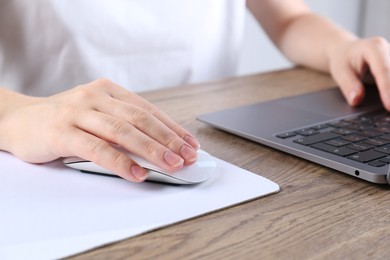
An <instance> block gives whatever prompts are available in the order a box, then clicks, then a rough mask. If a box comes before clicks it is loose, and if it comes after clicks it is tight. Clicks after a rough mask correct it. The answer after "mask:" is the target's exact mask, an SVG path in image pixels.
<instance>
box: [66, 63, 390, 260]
mask: <svg viewBox="0 0 390 260" xmlns="http://www.w3.org/2000/svg"><path fill="white" fill-rule="evenodd" d="M334 86H335V84H334V82H333V81H332V80H331V79H330V78H329V77H328V76H327V75H324V74H321V73H317V72H314V71H310V70H306V69H300V68H296V69H290V70H284V71H276V72H270V73H264V74H258V75H252V76H246V77H239V78H232V79H226V80H223V81H218V82H211V83H206V84H201V85H193V86H183V87H177V88H171V89H165V90H159V91H153V92H148V93H144V94H142V96H144V97H145V98H146V99H147V100H149V101H150V102H152V103H154V104H156V105H157V106H159V107H160V108H161V109H162V110H163V111H165V112H166V113H167V114H168V115H170V116H171V117H172V118H173V119H175V120H176V121H177V122H179V123H180V124H181V125H183V126H184V127H186V128H187V129H188V130H190V131H191V132H192V133H193V134H194V135H195V136H196V137H197V138H198V139H199V141H200V143H201V145H202V148H203V149H205V150H206V151H208V152H209V153H210V154H212V155H214V156H216V157H218V158H220V159H223V160H225V161H227V162H230V163H233V164H235V165H237V166H239V167H242V168H244V169H246V170H249V171H251V172H254V173H257V174H260V175H262V176H264V177H267V178H269V179H271V180H273V181H275V182H277V183H278V184H279V185H280V186H281V191H280V192H279V193H277V194H274V195H270V196H268V197H264V198H260V199H256V200H253V201H250V202H246V203H243V204H240V205H237V206H233V207H230V208H227V209H224V210H220V211H217V212H214V213H210V214H207V215H204V216H201V217H197V218H194V219H191V220H186V221H183V222H181V223H178V224H174V225H171V226H168V227H164V228H161V229H159V230H156V231H153V232H149V233H146V234H143V235H139V236H136V237H133V238H129V239H126V240H124V241H121V242H117V243H113V244H111V245H107V246H103V247H101V248H98V249H94V250H91V251H89V252H84V253H82V254H79V255H76V256H74V257H72V258H71V259H91V258H93V259H124V258H127V259H379V258H380V259H390V190H389V188H388V186H386V185H376V184H372V183H368V182H366V181H363V180H359V179H357V178H354V177H351V176H347V175H345V174H342V173H339V172H337V171H334V170H331V169H328V168H325V167H322V166H320V165H316V164H314V163H311V162H308V161H304V160H302V159H299V158H296V157H294V156H291V155H288V154H286V153H283V152H280V151H277V150H274V149H271V148H268V147H265V146H263V145H260V144H257V143H254V142H252V141H248V140H245V139H243V138H240V137H237V136H234V135H232V134H229V133H226V132H223V131H220V130H217V129H214V128H212V127H210V126H208V125H206V124H204V123H202V122H199V121H197V120H196V117H197V116H198V115H200V114H203V113H207V112H212V111H217V110H220V109H224V108H230V107H236V106H240V105H245V104H251V103H255V102H259V101H264V100H271V99H276V98H280V97H286V96H291V95H297V94H301V93H305V92H311V91H316V90H320V89H324V88H329V87H334ZM237 191H238V192H239V187H237ZM388 214H389V215H388Z"/></svg>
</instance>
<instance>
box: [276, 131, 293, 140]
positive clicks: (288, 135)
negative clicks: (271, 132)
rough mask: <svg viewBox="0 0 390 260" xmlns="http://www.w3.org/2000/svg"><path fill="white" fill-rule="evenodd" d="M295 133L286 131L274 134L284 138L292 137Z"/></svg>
mask: <svg viewBox="0 0 390 260" xmlns="http://www.w3.org/2000/svg"><path fill="white" fill-rule="evenodd" d="M296 135H297V133H295V132H287V133H282V134H278V135H276V137H279V138H282V139H286V138H290V137H293V136H296Z"/></svg>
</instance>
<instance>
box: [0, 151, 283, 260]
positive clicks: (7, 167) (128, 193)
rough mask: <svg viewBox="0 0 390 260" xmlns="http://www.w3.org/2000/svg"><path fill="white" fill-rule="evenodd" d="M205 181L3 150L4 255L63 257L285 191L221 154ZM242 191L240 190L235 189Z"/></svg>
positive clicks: (0, 251)
mask: <svg viewBox="0 0 390 260" xmlns="http://www.w3.org/2000/svg"><path fill="white" fill-rule="evenodd" d="M216 160H217V164H218V167H217V168H218V170H217V171H216V173H215V176H213V177H212V178H210V179H209V180H207V181H206V182H203V183H201V184H196V185H190V186H169V185H163V184H156V183H141V184H136V183H130V182H128V181H125V180H123V179H120V178H115V177H105V176H98V175H92V174H85V173H80V172H79V171H76V170H73V169H69V168H66V167H65V166H63V164H62V162H61V161H55V162H52V163H49V164H44V165H33V164H28V163H25V162H23V161H20V160H18V159H16V158H15V157H13V156H12V155H10V154H8V153H5V152H0V165H1V171H0V178H1V181H0V205H1V213H0V234H1V235H0V259H57V258H62V257H65V256H69V255H72V254H76V253H80V252H82V251H85V250H88V249H91V248H94V247H97V246H101V245H104V244H107V243H111V242H114V241H118V240H122V239H125V238H128V237H132V236H135V235H138V234H141V233H144V232H147V231H150V230H153V229H156V228H159V227H163V226H166V225H170V224H173V223H176V222H179V221H183V220H185V219H189V218H193V217H195V216H199V215H202V214H205V213H208V212H212V211H215V210H218V209H221V208H225V207H228V206H231V205H235V204H238V203H241V202H244V201H247V200H250V199H253V198H257V197H261V196H264V195H267V194H271V193H276V192H278V191H279V186H278V185H277V184H276V183H274V182H272V181H270V180H268V179H266V178H264V177H261V176H259V175H256V174H253V173H251V172H248V171H246V170H243V169H241V168H238V167H236V166H234V165H232V164H229V163H227V162H224V161H222V160H219V159H216ZM237 190H240V192H237Z"/></svg>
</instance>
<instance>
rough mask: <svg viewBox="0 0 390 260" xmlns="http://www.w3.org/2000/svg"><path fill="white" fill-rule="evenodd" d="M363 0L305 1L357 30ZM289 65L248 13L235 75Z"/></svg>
mask: <svg viewBox="0 0 390 260" xmlns="http://www.w3.org/2000/svg"><path fill="white" fill-rule="evenodd" d="M362 1H364V0H307V1H306V3H307V4H308V5H309V6H310V7H311V8H312V10H314V11H315V12H317V13H319V14H322V15H324V16H326V17H328V18H329V19H331V20H333V21H335V22H336V23H338V24H340V25H342V26H344V27H345V28H347V29H349V30H352V31H353V32H355V33H360V30H361V29H360V28H361V24H360V23H361V22H360V21H361V20H360V19H359V18H360V17H361V14H360V12H361V7H362ZM376 1H378V0H376ZM383 1H389V0H383ZM389 2H390V1H389ZM290 66H291V63H290V62H289V61H287V60H286V59H285V58H284V57H283V56H282V55H281V54H280V53H279V51H278V50H277V49H276V48H275V47H274V46H273V44H272V42H271V41H270V40H268V38H267V37H266V35H265V34H264V32H263V31H262V29H261V28H260V27H259V26H258V25H257V23H256V21H255V19H254V18H253V17H252V15H251V14H250V13H249V12H247V17H246V25H245V34H244V42H243V49H242V53H241V59H240V64H239V70H238V74H239V75H245V74H252V73H256V72H260V71H269V70H275V69H281V68H286V67H290Z"/></svg>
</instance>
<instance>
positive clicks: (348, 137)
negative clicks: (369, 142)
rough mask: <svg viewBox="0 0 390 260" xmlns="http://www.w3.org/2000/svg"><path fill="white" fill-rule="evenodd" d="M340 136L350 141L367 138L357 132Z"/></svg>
mask: <svg viewBox="0 0 390 260" xmlns="http://www.w3.org/2000/svg"><path fill="white" fill-rule="evenodd" d="M341 138H342V139H344V140H347V141H350V142H360V141H363V140H365V139H367V137H364V136H361V135H357V134H350V135H343V136H341Z"/></svg>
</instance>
